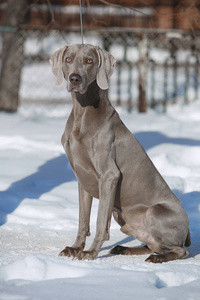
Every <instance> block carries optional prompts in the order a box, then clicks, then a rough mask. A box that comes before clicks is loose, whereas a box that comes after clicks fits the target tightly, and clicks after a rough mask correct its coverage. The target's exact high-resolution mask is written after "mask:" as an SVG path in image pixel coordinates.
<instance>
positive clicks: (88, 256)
mask: <svg viewBox="0 0 200 300" xmlns="http://www.w3.org/2000/svg"><path fill="white" fill-rule="evenodd" d="M96 257H97V253H96V251H80V252H79V253H78V254H77V255H76V256H75V257H74V259H78V260H93V259H95V258H96Z"/></svg>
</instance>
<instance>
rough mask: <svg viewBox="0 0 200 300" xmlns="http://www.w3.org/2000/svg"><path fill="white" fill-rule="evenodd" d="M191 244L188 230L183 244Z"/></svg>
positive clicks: (187, 245)
mask: <svg viewBox="0 0 200 300" xmlns="http://www.w3.org/2000/svg"><path fill="white" fill-rule="evenodd" d="M190 245H191V238H190V231H189V230H188V235H187V237H186V240H185V246H186V247H189V246H190Z"/></svg>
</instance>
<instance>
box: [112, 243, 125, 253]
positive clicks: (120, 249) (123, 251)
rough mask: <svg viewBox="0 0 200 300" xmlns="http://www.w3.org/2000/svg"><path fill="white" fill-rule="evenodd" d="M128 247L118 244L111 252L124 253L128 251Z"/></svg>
mask: <svg viewBox="0 0 200 300" xmlns="http://www.w3.org/2000/svg"><path fill="white" fill-rule="evenodd" d="M126 249H127V247H123V246H120V245H117V246H115V247H114V248H112V249H111V250H110V252H109V253H110V254H121V255H124V254H125V253H126Z"/></svg>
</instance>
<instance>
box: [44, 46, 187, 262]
mask: <svg viewBox="0 0 200 300" xmlns="http://www.w3.org/2000/svg"><path fill="white" fill-rule="evenodd" d="M50 63H51V67H52V72H53V74H54V75H55V76H56V78H57V85H60V84H62V82H63V79H64V78H65V80H66V81H67V90H68V92H71V94H72V100H73V109H72V112H71V114H70V116H69V119H68V121H67V124H66V128H65V131H64V134H63V136H62V144H63V147H64V149H65V152H66V155H67V157H68V159H69V161H70V163H71V166H72V169H73V171H74V173H75V175H76V177H77V179H78V186H79V228H78V234H77V238H76V241H75V243H74V244H73V245H72V247H66V248H65V249H64V250H63V251H62V252H61V253H60V255H61V256H72V257H74V258H76V259H95V258H96V257H97V255H98V253H99V250H100V248H101V246H102V244H103V242H104V241H105V240H108V239H109V231H110V222H111V216H112V214H113V216H114V219H115V220H116V221H117V223H118V224H119V225H120V226H121V231H122V232H123V233H125V234H127V235H129V236H131V237H134V238H137V239H138V240H140V241H141V242H143V243H145V246H141V247H133V248H128V247H122V246H116V247H115V248H113V249H112V250H111V251H110V253H112V254H123V255H134V254H137V255H138V254H150V256H149V257H148V258H147V259H146V261H148V262H154V263H162V262H167V261H170V260H175V259H181V258H185V257H186V256H187V255H188V251H187V250H186V249H185V248H184V246H186V247H187V246H190V232H189V220H188V216H187V214H186V212H185V211H184V209H183V207H182V205H181V203H180V201H179V200H178V199H177V197H176V196H175V195H174V194H173V193H172V191H171V190H170V188H169V187H168V185H167V184H166V182H165V181H164V179H163V178H162V176H161V175H160V174H159V172H158V171H157V169H156V168H155V166H154V165H153V163H152V162H151V160H150V159H149V157H148V156H147V154H146V152H145V151H144V149H143V148H142V146H141V145H140V144H139V142H138V141H137V140H136V138H135V137H134V136H133V135H132V133H131V132H130V131H129V130H128V129H127V128H126V126H125V125H124V124H123V123H122V121H121V120H120V117H119V115H118V113H117V112H116V111H115V109H114V108H113V106H112V105H111V103H110V101H109V100H108V97H107V91H106V90H107V89H108V79H109V77H110V76H111V75H112V73H113V70H114V65H115V60H114V58H113V57H112V55H110V54H109V53H108V52H106V51H105V50H102V49H101V48H99V47H95V46H92V45H69V46H68V45H67V46H65V47H64V48H62V49H60V50H58V51H56V52H55V53H54V54H53V55H52V57H51V59H50ZM93 197H95V198H98V199H99V207H98V215H97V226H96V235H95V238H94V241H93V243H92V245H91V247H90V248H89V250H88V251H84V247H85V241H86V236H89V235H90V228H89V227H90V226H89V223H90V212H91V205H92V198H93Z"/></svg>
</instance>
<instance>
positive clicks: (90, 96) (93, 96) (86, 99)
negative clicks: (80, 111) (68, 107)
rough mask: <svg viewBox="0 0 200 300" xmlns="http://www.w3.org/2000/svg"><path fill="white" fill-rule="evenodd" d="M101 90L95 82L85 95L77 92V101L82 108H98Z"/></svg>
mask: <svg viewBox="0 0 200 300" xmlns="http://www.w3.org/2000/svg"><path fill="white" fill-rule="evenodd" d="M99 90H100V88H99V86H98V85H97V82H96V80H95V81H93V82H92V83H91V84H90V85H89V86H88V88H87V92H86V93H85V94H80V93H79V92H75V95H76V100H77V101H78V103H79V104H80V105H81V106H82V107H87V106H93V107H94V108H98V107H99V101H100V96H99Z"/></svg>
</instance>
